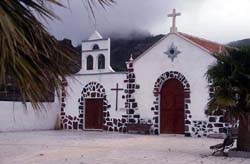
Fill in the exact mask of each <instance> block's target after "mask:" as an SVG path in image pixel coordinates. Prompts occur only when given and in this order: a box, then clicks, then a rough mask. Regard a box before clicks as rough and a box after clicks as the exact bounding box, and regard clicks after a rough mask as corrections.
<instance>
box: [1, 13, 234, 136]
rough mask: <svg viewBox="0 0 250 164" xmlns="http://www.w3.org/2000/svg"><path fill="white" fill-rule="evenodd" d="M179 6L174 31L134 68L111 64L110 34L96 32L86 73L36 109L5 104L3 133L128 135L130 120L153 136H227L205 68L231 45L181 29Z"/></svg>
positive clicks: (87, 51) (86, 48)
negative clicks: (211, 111)
mask: <svg viewBox="0 0 250 164" xmlns="http://www.w3.org/2000/svg"><path fill="white" fill-rule="evenodd" d="M179 15H180V13H176V11H175V10H173V13H172V14H169V15H168V16H169V17H172V20H173V21H172V27H171V28H170V32H169V33H168V34H166V35H165V36H164V37H163V38H162V39H160V40H159V41H158V42H156V43H155V44H154V45H153V46H151V47H150V48H149V49H148V50H146V51H145V52H144V53H142V54H141V55H140V56H139V57H137V58H135V59H134V58H133V55H131V58H130V59H129V61H127V63H126V65H127V71H125V72H115V71H114V70H113V69H112V67H111V66H110V38H103V37H102V36H101V34H100V33H98V32H97V31H95V32H94V33H93V34H92V35H91V36H90V37H89V39H88V40H86V41H83V42H82V67H81V70H80V71H79V72H78V73H77V74H74V75H73V78H72V77H69V78H68V79H67V82H65V85H64V88H63V89H62V95H61V97H60V98H59V99H57V98H56V99H55V102H53V103H47V104H46V106H47V108H48V109H47V111H46V112H43V111H40V112H38V113H37V112H34V111H33V110H32V109H31V106H28V109H27V112H24V111H26V110H23V109H22V108H23V107H22V104H21V102H6V101H1V102H0V103H1V108H0V131H17V130H38V129H53V128H54V127H55V126H56V124H58V122H59V125H60V126H61V128H63V129H68V130H71V129H72V130H73V129H75V130H103V131H112V132H121V133H126V132H127V130H128V129H127V126H128V125H129V124H147V125H149V126H150V133H151V134H163V133H170V134H184V135H185V136H197V137H203V136H207V135H208V134H211V133H224V132H225V128H226V127H229V126H230V125H229V124H228V123H225V122H224V121H223V115H216V116H207V115H206V114H205V110H206V105H207V102H208V100H209V98H210V95H211V94H212V93H213V89H212V88H210V87H209V83H208V82H207V79H206V76H205V73H206V71H207V70H208V67H209V66H210V65H212V64H213V63H215V61H216V58H215V57H214V55H219V54H221V53H223V51H224V50H225V48H224V45H221V44H218V43H215V42H211V41H208V40H205V39H201V38H198V37H194V36H191V35H188V34H185V33H181V32H178V31H177V27H176V25H175V21H176V16H179Z"/></svg>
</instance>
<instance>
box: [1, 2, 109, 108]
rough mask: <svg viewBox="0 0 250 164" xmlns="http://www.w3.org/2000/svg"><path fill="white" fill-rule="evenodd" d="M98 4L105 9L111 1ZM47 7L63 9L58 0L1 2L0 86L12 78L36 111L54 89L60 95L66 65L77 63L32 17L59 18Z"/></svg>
mask: <svg viewBox="0 0 250 164" xmlns="http://www.w3.org/2000/svg"><path fill="white" fill-rule="evenodd" d="M98 2H99V3H100V4H101V5H102V6H104V5H110V4H111V3H112V2H113V0H99V1H98ZM93 3H94V1H91V4H89V5H90V7H92V4H93ZM50 4H52V5H58V6H61V7H63V5H62V4H61V3H60V2H59V1H58V0H2V1H0V54H1V55H0V84H5V83H6V76H7V75H11V76H12V78H13V81H15V83H16V84H17V87H18V89H19V91H20V93H21V95H22V99H23V102H24V103H25V102H26V100H29V101H31V103H32V105H33V106H34V107H35V108H36V109H38V108H40V107H43V103H42V102H41V100H46V98H47V96H48V95H49V94H51V92H54V89H55V90H56V92H57V93H59V90H60V87H61V83H62V82H61V80H62V79H65V77H66V76H70V75H71V72H72V71H73V70H72V69H73V68H72V67H69V65H70V64H71V65H72V63H74V64H76V62H75V57H76V55H75V53H74V51H73V50H71V49H69V48H67V47H65V46H63V45H62V44H60V43H59V42H58V41H57V40H56V39H55V38H54V37H53V36H51V35H50V34H49V33H48V32H47V31H46V28H45V27H44V26H43V24H42V23H41V22H40V21H39V20H38V19H37V17H36V16H35V14H37V15H39V16H40V17H42V18H43V19H52V20H53V19H59V18H58V16H56V14H55V13H54V12H53V11H52V10H50V9H49V8H48V5H50Z"/></svg>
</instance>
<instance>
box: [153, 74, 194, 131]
mask: <svg viewBox="0 0 250 164" xmlns="http://www.w3.org/2000/svg"><path fill="white" fill-rule="evenodd" d="M170 79H175V80H178V81H179V82H180V83H181V84H182V86H183V89H184V128H185V129H184V133H185V135H186V136H191V133H190V126H191V118H192V115H191V111H190V109H189V105H190V103H191V100H190V85H189V83H188V81H187V79H186V77H185V76H184V75H182V74H181V73H179V72H177V71H169V72H165V73H163V74H161V75H160V76H159V77H158V78H157V80H156V82H155V84H154V89H153V94H154V96H155V101H154V102H153V104H154V106H153V107H152V108H151V110H152V111H153V112H154V117H153V122H154V127H153V130H154V131H153V132H154V134H160V110H161V109H160V108H161V104H160V96H161V94H160V91H161V89H162V87H163V85H164V83H165V82H166V81H167V80H170Z"/></svg>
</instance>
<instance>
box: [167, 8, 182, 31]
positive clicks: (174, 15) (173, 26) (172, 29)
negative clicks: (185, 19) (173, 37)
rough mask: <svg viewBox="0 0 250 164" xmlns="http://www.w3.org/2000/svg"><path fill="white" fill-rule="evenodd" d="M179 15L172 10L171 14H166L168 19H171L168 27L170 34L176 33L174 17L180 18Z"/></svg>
mask: <svg viewBox="0 0 250 164" xmlns="http://www.w3.org/2000/svg"><path fill="white" fill-rule="evenodd" d="M180 15H181V13H176V10H175V9H173V12H172V14H168V17H172V27H170V32H171V33H174V32H177V27H176V17H177V16H180Z"/></svg>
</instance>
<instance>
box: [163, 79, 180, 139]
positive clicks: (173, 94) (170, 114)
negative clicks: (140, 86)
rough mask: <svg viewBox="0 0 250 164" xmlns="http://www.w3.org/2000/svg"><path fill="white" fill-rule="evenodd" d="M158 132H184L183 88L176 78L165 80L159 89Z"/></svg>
mask: <svg viewBox="0 0 250 164" xmlns="http://www.w3.org/2000/svg"><path fill="white" fill-rule="evenodd" d="M160 101H161V103H160V104H161V106H160V108H161V109H160V132H161V133H172V134H184V88H183V86H182V84H181V82H179V81H178V80H176V79H170V80H167V81H166V82H165V83H164V84H163V86H162V89H161V98H160Z"/></svg>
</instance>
